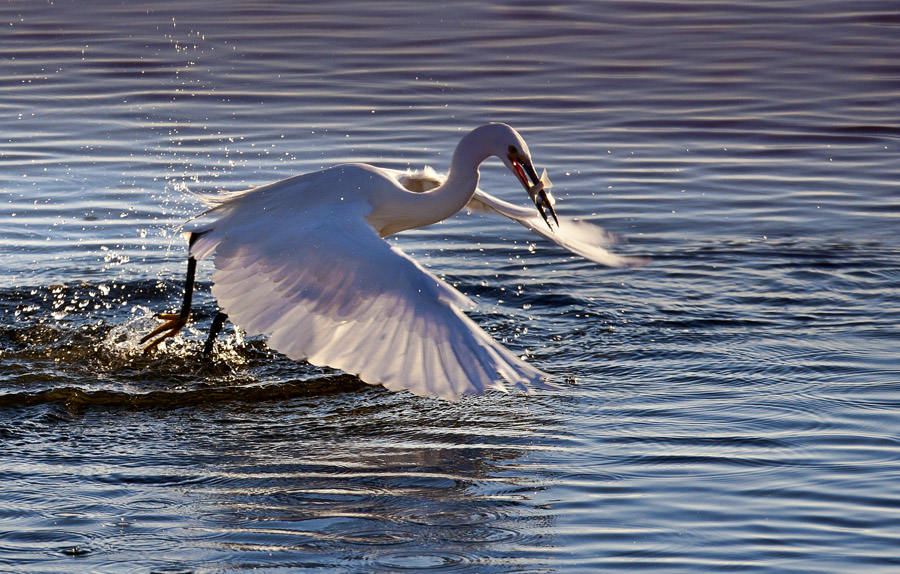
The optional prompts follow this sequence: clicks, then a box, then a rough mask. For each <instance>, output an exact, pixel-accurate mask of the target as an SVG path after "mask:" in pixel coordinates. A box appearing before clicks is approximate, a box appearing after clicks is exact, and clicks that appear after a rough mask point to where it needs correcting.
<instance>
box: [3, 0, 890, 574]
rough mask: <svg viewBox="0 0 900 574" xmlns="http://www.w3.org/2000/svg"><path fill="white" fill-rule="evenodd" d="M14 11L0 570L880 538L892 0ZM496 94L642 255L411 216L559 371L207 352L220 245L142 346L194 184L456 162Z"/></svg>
mask: <svg viewBox="0 0 900 574" xmlns="http://www.w3.org/2000/svg"><path fill="white" fill-rule="evenodd" d="M0 15H2V19H0V25H2V32H0V34H2V39H3V41H2V43H0V58H2V60H0V61H2V67H0V80H2V81H0V168H2V169H0V198H2V209H0V230H2V234H0V262H2V266H0V294H2V296H0V317H2V324H0V444H2V455H0V571H4V572H6V571H8V572H147V573H150V572H159V573H169V574H171V573H181V572H186V573H201V572H223V571H232V570H250V569H254V570H255V571H261V572H300V571H321V572H369V571H376V572H412V571H430V570H434V571H439V572H497V573H499V572H503V573H506V572H598V571H603V572H636V571H653V572H686V573H688V572H690V573H695V572H726V571H727V572H766V573H786V572H796V573H799V572H809V573H812V572H815V573H827V572H834V573H845V572H849V571H864V572H896V571H898V570H900V558H898V553H897V548H898V547H900V481H898V480H897V477H898V476H900V439H898V428H900V427H898V408H900V358H898V341H900V329H898V327H897V325H898V323H900V287H898V285H900V270H898V258H900V247H898V238H900V227H898V225H900V151H898V150H900V125H898V118H900V12H898V10H897V6H896V4H895V3H893V2H887V1H865V2H852V3H850V2H813V1H806V0H796V1H783V2H768V3H761V4H749V5H748V4H747V3H745V2H732V1H731V0H725V1H722V2H715V3H709V2H696V3H686V2H685V3H677V2H664V1H648V2H624V1H610V2H588V1H582V2H567V3H564V4H563V5H557V3H551V2H547V3H542V2H514V3H513V2H510V3H482V2H456V3H448V4H446V5H443V6H433V5H431V4H429V3H417V2H409V3H405V2H381V3H368V2H334V3H325V4H321V3H317V4H314V5H304V4H302V3H301V4H300V5H295V4H293V3H288V2H269V3H247V2H232V1H230V0H225V1H221V0H219V1H217V2H190V3H187V2H179V3H175V2H152V3H150V2H146V3H124V4H123V3H118V2H92V3H90V4H89V5H87V4H85V3H75V2H66V1H58V0H55V1H54V2H52V3H51V2H47V3H37V2H24V1H13V2H7V3H4V4H3V5H2V6H0ZM489 120H499V121H506V122H508V123H511V124H512V125H514V126H516V127H517V128H518V129H519V130H520V131H521V132H522V133H523V134H524V136H525V137H526V139H527V140H528V142H529V145H530V147H531V151H532V152H533V154H534V156H535V159H536V161H537V164H538V167H539V169H541V168H544V167H546V168H547V169H548V171H549V172H550V175H551V177H552V179H553V181H554V183H555V184H556V187H555V188H554V191H555V192H556V194H557V195H558V197H559V204H558V206H557V207H558V209H559V210H560V211H561V212H563V213H566V214H568V215H580V216H590V217H592V218H593V219H594V220H595V221H597V222H598V223H600V224H601V225H603V226H604V227H606V228H608V229H610V230H612V231H614V232H617V233H622V234H625V235H627V236H628V237H629V239H630V240H631V241H630V243H629V244H628V245H624V246H621V247H620V251H621V252H623V253H628V254H635V255H638V254H639V255H649V256H651V257H652V258H653V263H652V265H650V266H649V267H646V268H642V269H638V270H609V269H601V268H597V267H595V266H594V265H592V264H589V263H586V262H584V261H581V260H578V259H577V258H573V257H570V256H568V255H567V254H566V253H564V252H562V251H560V250H558V249H556V248H553V247H550V246H548V245H546V244H544V243H541V242H538V241H537V240H536V239H535V238H534V237H532V236H530V235H529V234H528V232H527V231H526V230H524V229H521V228H518V227H516V226H514V225H512V224H505V223H498V222H497V221H495V220H492V219H490V218H486V217H480V216H475V215H469V216H467V215H462V216H459V217H456V218H454V219H452V220H450V221H447V222H445V223H443V224H441V225H437V226H433V227H432V228H429V229H424V230H419V231H415V232H409V233H406V234H404V235H403V237H401V238H400V239H399V240H398V241H399V243H400V244H401V245H402V246H403V248H404V249H405V250H406V251H408V252H410V253H413V254H414V255H415V257H416V258H417V259H418V260H419V261H421V262H423V263H424V264H425V265H427V266H429V267H430V268H432V269H433V270H435V271H436V272H438V273H441V274H443V275H444V276H445V277H446V278H447V279H448V280H450V281H451V282H452V283H454V284H455V285H457V286H458V287H459V289H460V290H462V291H463V292H465V293H467V294H469V295H470V296H473V297H475V298H476V299H477V300H479V301H480V302H481V303H482V306H481V308H480V309H479V310H478V311H477V312H475V313H474V314H473V317H474V318H475V319H476V321H478V323H479V324H481V325H483V326H485V327H486V328H487V329H488V330H490V331H491V332H492V333H493V334H494V336H496V337H498V338H500V339H504V340H505V341H506V343H507V345H508V346H509V347H511V348H513V349H514V350H516V351H517V352H523V353H525V352H527V353H528V354H529V355H530V356H531V359H530V360H531V361H533V362H534V363H535V364H537V365H539V366H540V367H541V368H543V369H545V370H547V371H549V372H552V373H554V374H557V375H560V376H561V377H562V378H563V380H564V381H565V382H566V384H565V388H564V389H563V390H560V391H556V392H542V393H540V394H537V395H535V396H522V395H508V396H506V395H498V394H492V395H488V396H485V397H476V398H467V399H465V400H463V401H461V402H459V403H447V402H443V401H440V400H437V399H420V398H416V397H414V396H411V395H409V394H406V393H404V394H391V393H389V392H387V391H385V390H383V389H379V388H372V387H369V386H367V385H364V384H362V383H360V382H359V381H358V380H356V379H354V378H352V377H348V376H346V375H343V374H340V373H335V372H332V371H329V370H327V369H318V368H313V367H310V366H308V365H305V364H298V363H294V362H292V361H289V360H287V359H286V358H284V357H282V356H280V355H277V354H275V353H273V352H271V351H269V350H268V349H267V347H266V345H265V341H264V340H262V339H255V338H252V339H244V338H242V337H241V336H240V334H239V333H235V332H233V331H232V330H228V331H227V332H226V335H227V339H226V340H225V343H224V344H222V345H221V346H220V348H219V353H218V354H217V356H216V359H215V361H213V362H212V363H211V364H204V363H202V362H200V361H198V360H197V358H196V354H197V352H198V350H199V348H200V346H201V341H202V338H203V337H204V330H205V328H206V327H207V326H208V323H209V319H210V317H211V314H212V312H213V311H214V301H213V300H212V297H211V295H210V293H209V284H208V282H206V281H207V280H208V272H209V267H208V266H206V267H203V266H201V267H202V268H201V271H202V273H203V282H201V286H200V290H199V293H198V296H197V298H196V300H195V303H196V312H197V319H198V320H197V321H196V323H195V324H194V325H193V326H192V328H191V329H190V330H189V332H188V333H186V334H185V335H184V336H183V337H182V338H180V339H178V340H176V341H173V342H171V343H169V344H167V345H166V349H165V352H163V353H157V354H154V355H152V356H143V355H141V354H140V353H139V352H138V346H137V340H138V339H139V338H140V336H141V335H142V334H143V333H145V332H146V331H147V329H148V328H150V327H152V326H154V325H155V321H154V319H153V318H152V315H153V313H154V312H157V311H159V310H162V309H172V308H175V307H177V305H178V303H179V300H180V291H181V282H182V274H183V271H184V258H185V246H184V244H183V242H182V241H181V238H180V237H179V236H178V225H179V224H180V223H181V222H182V221H184V220H185V219H186V218H187V217H189V216H190V215H191V214H193V213H195V212H196V211H197V210H198V209H199V204H198V202H197V201H196V200H195V199H194V196H192V195H191V193H190V192H191V191H208V190H211V189H217V188H223V189H241V188H244V187H247V186H248V185H253V184H261V183H267V182H270V181H274V180H276V179H279V178H281V177H284V176H287V175H290V174H297V173H303V172H305V171H309V170H312V169H317V168H319V167H322V166H326V165H330V164H333V163H338V162H341V161H347V160H361V161H370V162H375V163H378V164H380V165H385V166H388V167H396V168H405V167H407V166H413V167H419V166H421V165H424V164H430V165H433V166H434V167H436V168H438V169H442V168H446V165H447V163H448V161H449V153H450V151H451V150H452V149H453V146H454V145H455V144H456V141H457V140H458V138H459V136H460V134H461V133H462V132H463V131H464V130H468V129H470V128H472V127H474V126H476V125H478V124H480V123H483V122H485V121H489ZM482 174H483V179H482V183H483V187H484V188H485V189H486V190H488V191H489V192H491V193H495V194H497V195H500V196H502V197H504V198H507V199H509V200H511V201H517V202H519V203H524V201H525V200H526V198H525V197H524V194H522V193H521V191H517V190H516V187H517V184H516V182H515V181H514V180H513V178H511V177H509V175H508V174H506V173H504V170H503V169H502V168H500V167H499V164H496V163H495V164H492V165H488V166H486V167H485V168H484V169H483V170H482Z"/></svg>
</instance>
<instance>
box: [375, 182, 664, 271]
mask: <svg viewBox="0 0 900 574" xmlns="http://www.w3.org/2000/svg"><path fill="white" fill-rule="evenodd" d="M392 173H393V174H394V177H396V178H397V181H398V182H399V183H400V185H402V186H403V187H405V188H406V189H408V190H410V191H415V192H423V191H428V190H430V189H434V188H435V187H437V186H439V185H440V184H441V183H443V181H444V179H445V178H444V177H443V176H442V175H440V174H438V173H437V172H436V171H434V170H433V169H431V168H430V167H426V168H425V169H423V170H419V171H413V170H408V171H406V172H401V171H394V172H392ZM466 209H469V210H471V211H479V212H483V213H497V214H500V215H503V216H505V217H508V218H510V219H512V220H513V221H515V222H517V223H519V224H521V225H523V226H525V227H526V228H528V229H529V230H531V231H533V232H534V233H537V234H538V235H540V236H541V237H544V238H545V239H549V240H550V241H552V242H553V243H556V244H557V245H559V246H560V247H563V248H565V249H568V250H569V251H571V252H572V253H574V254H576V255H580V256H582V257H584V258H585V259H588V260H590V261H593V262H594V263H599V264H600V265H606V266H607V267H640V266H641V265H646V264H647V263H649V262H650V260H649V259H647V258H644V257H626V256H622V255H616V254H615V253H611V252H610V251H607V250H606V249H605V247H606V246H608V245H612V244H614V243H618V242H619V241H621V240H620V238H619V237H618V236H616V235H615V234H613V233H610V232H608V231H606V230H605V229H603V228H602V227H598V226H596V225H594V224H592V223H588V222H587V221H583V220H580V219H574V218H571V217H560V218H559V227H558V228H556V229H553V230H552V231H551V230H550V228H549V227H548V226H547V223H546V222H545V221H544V220H543V218H542V217H541V216H540V214H539V213H538V212H537V211H536V210H535V209H533V208H530V207H528V208H525V207H519V206H518V205H514V204H512V203H509V202H507V201H503V200H502V199H499V198H496V197H494V196H493V195H491V194H489V193H486V192H484V191H482V190H481V189H476V190H475V195H474V196H473V197H472V199H470V200H469V203H467V204H466Z"/></svg>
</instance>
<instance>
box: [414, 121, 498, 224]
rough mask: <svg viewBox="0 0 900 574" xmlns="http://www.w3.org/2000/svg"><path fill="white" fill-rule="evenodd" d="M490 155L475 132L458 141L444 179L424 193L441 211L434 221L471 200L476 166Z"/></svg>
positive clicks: (450, 213)
mask: <svg viewBox="0 0 900 574" xmlns="http://www.w3.org/2000/svg"><path fill="white" fill-rule="evenodd" d="M490 156H491V152H490V151H489V150H488V146H487V145H486V143H485V141H484V139H483V138H482V137H479V134H478V130H475V131H472V132H470V133H469V134H468V135H466V136H465V137H464V138H463V139H462V140H460V142H459V144H458V145H457V146H456V150H454V152H453V159H452V160H451V162H450V171H449V172H448V173H447V179H446V180H445V181H444V183H443V184H441V185H440V186H438V187H436V188H434V189H433V190H431V191H430V192H428V195H431V196H432V197H433V198H434V199H435V200H436V202H437V204H438V205H440V206H441V207H443V208H444V209H443V211H444V215H443V216H442V217H441V218H440V219H438V220H437V221H441V220H443V219H446V218H448V217H450V216H451V215H453V214H455V213H456V212H457V211H459V210H460V209H462V208H463V207H465V205H466V204H467V203H468V202H469V200H470V199H472V196H473V195H474V194H475V188H476V187H478V178H479V177H480V174H479V173H478V166H480V165H481V162H483V161H484V160H486V159H487V158H488V157H490Z"/></svg>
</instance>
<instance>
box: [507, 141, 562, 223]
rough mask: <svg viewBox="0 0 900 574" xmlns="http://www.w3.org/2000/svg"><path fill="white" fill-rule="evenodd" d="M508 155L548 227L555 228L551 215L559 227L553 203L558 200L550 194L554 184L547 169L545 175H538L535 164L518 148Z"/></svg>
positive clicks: (520, 180) (515, 171)
mask: <svg viewBox="0 0 900 574" xmlns="http://www.w3.org/2000/svg"><path fill="white" fill-rule="evenodd" d="M508 157H509V161H510V163H511V164H512V167H513V173H515V174H516V177H517V178H518V179H519V183H521V184H522V187H524V188H525V191H527V192H528V195H529V196H530V197H531V200H532V201H533V202H534V206H535V207H536V208H537V210H538V213H540V214H541V217H543V218H544V221H545V222H546V223H547V227H549V228H550V230H551V231H552V230H553V225H551V224H550V217H553V221H554V223H556V227H559V219H558V218H557V217H556V210H554V209H553V204H554V203H556V200H555V199H554V198H553V196H552V195H551V194H550V188H551V187H552V186H553V184H551V183H550V179H549V178H548V177H547V170H544V173H543V175H541V177H538V176H537V172H536V171H535V170H534V165H533V164H532V163H531V160H530V159H529V158H527V157H525V155H523V154H522V153H519V152H518V151H516V150H510V152H509V156H508Z"/></svg>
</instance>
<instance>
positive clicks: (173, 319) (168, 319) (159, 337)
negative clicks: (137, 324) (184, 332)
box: [141, 313, 190, 353]
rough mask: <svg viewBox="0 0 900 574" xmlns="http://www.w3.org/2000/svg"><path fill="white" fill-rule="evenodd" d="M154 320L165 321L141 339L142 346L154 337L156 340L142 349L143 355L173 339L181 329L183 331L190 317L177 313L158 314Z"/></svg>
mask: <svg viewBox="0 0 900 574" xmlns="http://www.w3.org/2000/svg"><path fill="white" fill-rule="evenodd" d="M156 318H157V319H159V320H161V321H165V323H163V324H162V325H160V326H159V327H157V328H156V329H154V330H153V331H151V332H150V333H149V334H147V335H145V336H144V337H143V338H142V339H141V344H142V345H143V344H144V343H146V342H147V341H150V339H153V338H154V337H156V339H154V340H153V341H150V344H148V345H147V346H146V347H144V352H145V353H148V352H150V351H152V350H153V349H155V348H156V346H157V345H159V344H160V343H162V342H163V341H165V340H166V339H168V338H170V337H174V336H175V335H176V334H177V333H178V331H181V329H183V328H184V326H185V325H187V322H188V319H189V318H190V315H188V316H182V315H180V314H179V313H160V314H159V315H157V316H156Z"/></svg>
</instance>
